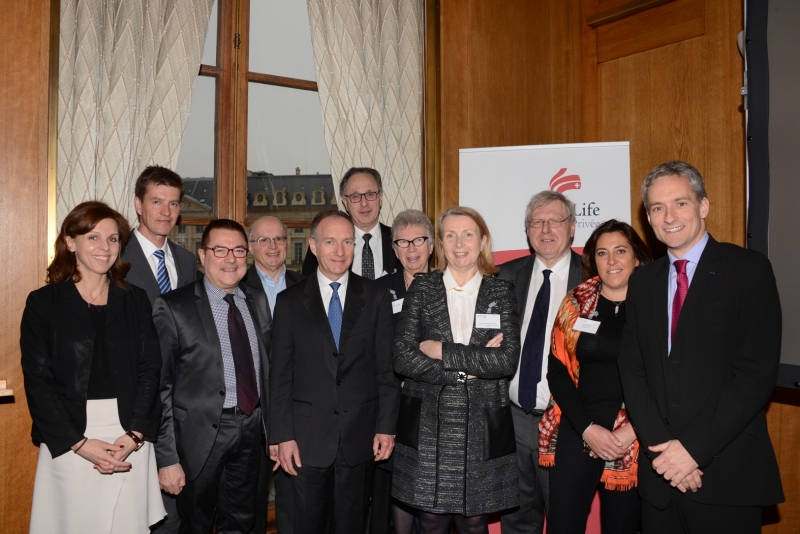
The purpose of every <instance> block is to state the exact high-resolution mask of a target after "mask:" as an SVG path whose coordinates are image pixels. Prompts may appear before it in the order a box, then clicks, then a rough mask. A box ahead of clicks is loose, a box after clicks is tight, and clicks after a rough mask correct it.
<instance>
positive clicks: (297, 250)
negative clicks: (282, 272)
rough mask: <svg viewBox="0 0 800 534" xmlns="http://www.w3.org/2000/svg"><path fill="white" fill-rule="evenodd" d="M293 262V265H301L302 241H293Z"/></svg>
mask: <svg viewBox="0 0 800 534" xmlns="http://www.w3.org/2000/svg"><path fill="white" fill-rule="evenodd" d="M294 262H295V263H303V242H302V241H295V242H294Z"/></svg>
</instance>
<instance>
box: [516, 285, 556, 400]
mask: <svg viewBox="0 0 800 534" xmlns="http://www.w3.org/2000/svg"><path fill="white" fill-rule="evenodd" d="M550 273H552V271H551V270H550V269H545V270H544V271H542V276H543V277H544V280H543V281H542V287H540V288H539V292H538V293H537V294H536V301H535V302H534V303H533V311H532V312H531V320H530V322H529V323H528V332H527V334H525V343H524V344H523V345H522V356H521V357H520V364H519V405H520V406H521V407H522V409H523V410H525V413H530V412H531V411H532V410H533V409H534V408H536V388H537V386H538V385H539V381H540V380H541V379H542V358H543V356H544V338H545V330H546V328H547V315H548V313H549V312H550Z"/></svg>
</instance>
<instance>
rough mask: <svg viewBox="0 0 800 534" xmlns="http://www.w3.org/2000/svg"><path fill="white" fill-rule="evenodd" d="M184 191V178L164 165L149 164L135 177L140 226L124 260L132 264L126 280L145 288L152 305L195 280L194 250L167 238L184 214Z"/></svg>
mask: <svg viewBox="0 0 800 534" xmlns="http://www.w3.org/2000/svg"><path fill="white" fill-rule="evenodd" d="M183 192H184V186H183V180H182V179H181V177H180V176H178V174H176V173H175V172H173V171H171V170H169V169H167V168H164V167H159V166H156V165H154V166H151V167H147V168H146V169H145V170H144V171H142V174H140V175H139V178H137V179H136V186H135V195H136V196H135V198H134V200H133V202H134V205H135V207H136V213H137V215H138V216H139V226H138V227H137V228H136V229H135V230H134V231H133V232H131V236H130V238H128V242H127V243H126V244H125V254H123V256H122V259H123V260H125V261H127V262H128V263H130V264H131V269H130V271H128V274H127V276H126V277H125V281H126V282H128V283H129V284H132V285H134V286H137V287H140V288H142V289H144V290H145V291H146V292H147V296H148V297H149V298H150V304H152V303H153V301H155V300H156V297H158V296H160V295H161V294H162V293H166V292H168V291H171V290H172V289H177V288H179V287H183V286H185V285H186V284H188V283H191V282H194V279H195V273H196V272H197V269H196V262H195V258H194V256H193V255H192V253H191V252H189V251H188V250H186V249H184V248H183V247H181V246H178V245H176V244H175V243H173V242H172V241H170V240H169V239H168V236H169V233H170V232H171V231H172V229H173V228H175V223H176V222H178V216H179V215H180V214H181V199H183Z"/></svg>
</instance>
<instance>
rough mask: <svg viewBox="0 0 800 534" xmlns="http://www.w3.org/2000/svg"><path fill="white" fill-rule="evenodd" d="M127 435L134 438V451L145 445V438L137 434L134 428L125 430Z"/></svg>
mask: <svg viewBox="0 0 800 534" xmlns="http://www.w3.org/2000/svg"><path fill="white" fill-rule="evenodd" d="M125 435H127V436H128V437H129V438H131V439H132V440H133V444H134V445H136V448H135V449H133V450H134V451H138V450H139V449H141V448H142V445H144V440H143V439H142V438H140V437H139V436H137V435H136V434H134V433H133V430H128V431H127V432H125Z"/></svg>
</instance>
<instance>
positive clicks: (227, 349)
mask: <svg viewBox="0 0 800 534" xmlns="http://www.w3.org/2000/svg"><path fill="white" fill-rule="evenodd" d="M203 282H204V283H205V286H206V293H207V294H208V303H209V304H210V305H211V313H212V314H213V315H214V324H215V325H217V336H219V348H220V349H221V350H222V372H223V374H224V377H225V402H223V403H222V407H223V408H233V407H234V406H236V405H237V398H236V366H235V365H234V363H233V351H232V350H231V338H230V335H229V334H228V303H227V302H225V301H224V300H223V299H224V298H225V295H227V293H225V292H224V291H223V290H221V289H220V288H218V287H217V286H215V285H214V284H212V283H211V282H209V281H208V278H204V279H203ZM233 302H234V303H235V304H236V307H237V308H238V309H239V312H240V313H241V314H242V319H244V327H245V328H246V329H247V338H248V341H250V350H251V351H252V353H253V366H254V367H255V371H256V387H258V394H259V397H260V396H261V381H260V380H259V379H258V377H259V376H261V359H260V358H259V355H260V352H259V351H258V338H257V337H256V327H255V325H254V324H253V319H252V317H250V309H249V308H248V307H247V302H246V301H245V296H244V292H243V291H242V290H241V289H239V288H238V287H237V288H235V289H234V290H233Z"/></svg>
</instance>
